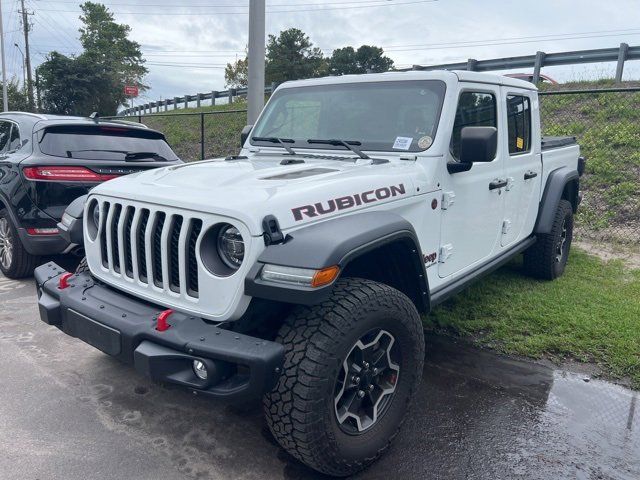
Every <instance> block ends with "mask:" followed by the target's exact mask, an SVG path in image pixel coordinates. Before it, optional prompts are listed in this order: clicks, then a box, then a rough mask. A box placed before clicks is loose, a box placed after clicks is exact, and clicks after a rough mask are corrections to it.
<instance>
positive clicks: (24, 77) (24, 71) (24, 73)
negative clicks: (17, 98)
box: [13, 43, 27, 91]
mask: <svg viewBox="0 0 640 480" xmlns="http://www.w3.org/2000/svg"><path fill="white" fill-rule="evenodd" d="M13 46H14V47H16V48H17V49H18V51H19V52H20V55H22V88H23V90H24V91H26V90H27V67H26V66H25V64H24V53H23V52H22V49H21V48H20V45H18V44H17V43H14V44H13Z"/></svg>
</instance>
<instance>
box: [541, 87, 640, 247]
mask: <svg viewBox="0 0 640 480" xmlns="http://www.w3.org/2000/svg"><path fill="white" fill-rule="evenodd" d="M620 86H621V85H615V84H614V83H613V81H610V80H600V81H597V82H574V83H571V84H563V85H554V86H545V87H544V88H543V90H581V89H593V88H600V89H602V88H608V87H620ZM633 86H636V87H637V86H638V85H637V82H635V83H634V82H627V84H625V85H622V87H626V88H629V87H633ZM540 111H541V119H542V124H543V132H544V134H546V135H575V136H576V137H577V138H578V142H579V144H580V148H581V152H582V154H583V155H584V156H586V157H587V172H586V175H585V177H584V178H583V179H582V188H583V190H584V191H585V192H586V194H587V195H586V196H585V202H584V204H583V205H582V208H581V211H580V212H579V214H578V223H579V224H581V225H584V226H585V227H587V228H588V229H589V230H593V231H602V232H603V233H609V235H607V236H606V237H607V239H609V240H614V241H616V240H624V235H622V236H621V235H619V233H620V232H616V230H617V229H618V230H619V228H620V227H625V226H626V227H627V229H628V228H629V227H632V228H636V229H637V230H640V222H638V219H639V218H640V92H622V93H586V94H579V95H552V96H544V95H543V96H541V97H540ZM607 229H608V230H609V231H608V232H607ZM618 237H620V238H618Z"/></svg>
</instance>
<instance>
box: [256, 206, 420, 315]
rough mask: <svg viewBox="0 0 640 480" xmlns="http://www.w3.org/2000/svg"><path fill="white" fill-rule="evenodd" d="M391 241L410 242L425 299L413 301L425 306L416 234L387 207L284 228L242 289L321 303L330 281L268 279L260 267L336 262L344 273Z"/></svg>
mask: <svg viewBox="0 0 640 480" xmlns="http://www.w3.org/2000/svg"><path fill="white" fill-rule="evenodd" d="M394 242H401V243H403V244H404V245H406V246H407V247H408V252H409V253H410V255H411V258H410V260H411V265H413V267H414V272H413V273H414V274H415V278H416V282H419V287H420V292H422V294H423V295H422V297H421V302H422V303H423V305H417V307H419V308H418V310H423V309H424V310H425V311H428V306H429V298H428V297H429V286H428V282H427V276H426V271H425V267H424V261H423V258H422V252H421V249H420V243H419V241H418V237H417V235H416V233H415V230H414V228H413V226H412V225H411V223H409V222H408V221H407V220H405V219H404V218H403V217H401V216H400V215H398V214H396V213H392V212H388V211H374V212H365V213H356V214H353V215H347V216H344V217H339V218H335V219H332V220H327V221H324V222H320V223H314V224H311V225H309V226H306V227H302V228H300V229H299V230H295V231H294V232H291V233H290V234H287V235H286V238H285V241H284V242H283V243H280V244H276V245H269V246H268V247H267V248H266V249H265V250H264V251H263V252H262V254H261V255H260V256H259V257H258V260H257V262H256V264H255V265H254V266H253V267H252V269H251V270H250V272H249V274H248V275H247V277H246V279H245V293H246V294H247V295H249V296H252V297H257V298H264V299H268V300H276V301H280V302H286V303H294V304H303V305H314V304H317V303H320V302H322V301H324V300H326V299H327V298H328V297H329V296H330V295H331V292H332V290H333V283H332V284H330V285H327V286H325V287H320V288H310V287H298V286H294V285H286V284H282V283H273V282H267V281H264V280H262V279H261V278H260V272H261V270H262V267H263V266H264V265H265V264H274V265H283V266H287V267H297V268H309V269H315V270H319V269H322V268H326V267H330V266H333V265H338V266H339V267H340V272H341V273H342V272H343V271H344V268H345V267H346V266H347V265H348V264H349V263H350V262H351V261H353V260H355V259H356V258H358V257H360V256H362V255H364V254H366V253H367V252H370V251H372V250H375V249H376V248H378V247H381V246H384V245H388V244H390V243H394ZM407 274H408V275H409V274H411V273H410V272H407ZM334 283H335V281H334Z"/></svg>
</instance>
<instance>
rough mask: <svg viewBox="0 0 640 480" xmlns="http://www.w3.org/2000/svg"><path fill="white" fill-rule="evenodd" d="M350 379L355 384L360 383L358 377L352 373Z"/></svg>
mask: <svg viewBox="0 0 640 480" xmlns="http://www.w3.org/2000/svg"><path fill="white" fill-rule="evenodd" d="M351 381H352V382H353V383H355V384H356V385H357V384H359V383H360V377H357V376H355V375H354V376H353V377H351Z"/></svg>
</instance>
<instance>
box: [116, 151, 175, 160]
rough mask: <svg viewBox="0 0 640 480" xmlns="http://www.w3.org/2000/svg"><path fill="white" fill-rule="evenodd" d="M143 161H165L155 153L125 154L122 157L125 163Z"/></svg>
mask: <svg viewBox="0 0 640 480" xmlns="http://www.w3.org/2000/svg"><path fill="white" fill-rule="evenodd" d="M143 159H149V160H160V161H162V162H166V161H167V159H166V158H165V157H163V156H162V155H160V154H159V153H156V152H126V153H125V155H124V160H125V162H129V161H133V160H143Z"/></svg>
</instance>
